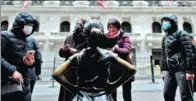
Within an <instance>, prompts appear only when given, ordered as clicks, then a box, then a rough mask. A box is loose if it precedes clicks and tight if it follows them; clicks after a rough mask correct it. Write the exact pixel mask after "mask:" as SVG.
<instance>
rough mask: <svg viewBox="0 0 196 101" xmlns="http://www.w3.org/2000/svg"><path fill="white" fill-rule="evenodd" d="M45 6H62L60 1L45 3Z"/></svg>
mask: <svg viewBox="0 0 196 101" xmlns="http://www.w3.org/2000/svg"><path fill="white" fill-rule="evenodd" d="M43 6H60V1H44V2H43Z"/></svg>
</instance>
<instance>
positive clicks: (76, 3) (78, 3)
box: [73, 0, 90, 7]
mask: <svg viewBox="0 0 196 101" xmlns="http://www.w3.org/2000/svg"><path fill="white" fill-rule="evenodd" d="M89 4H90V3H89V2H88V1H87V0H84V1H74V2H73V6H74V7H89Z"/></svg>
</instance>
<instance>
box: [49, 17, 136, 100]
mask: <svg viewBox="0 0 196 101" xmlns="http://www.w3.org/2000/svg"><path fill="white" fill-rule="evenodd" d="M84 27H85V30H86V32H89V33H87V34H88V36H89V39H88V42H89V47H88V48H85V49H83V50H82V51H80V52H79V53H76V54H74V55H73V56H71V57H69V58H68V59H67V60H66V61H65V62H64V63H62V64H61V65H59V66H58V67H57V68H56V69H55V70H54V72H53V73H52V76H53V77H54V79H55V80H56V81H58V82H59V83H60V84H61V85H63V86H64V87H65V88H66V89H67V90H69V91H70V92H72V93H73V95H75V97H74V99H73V100H72V101H113V99H112V98H111V92H112V91H113V90H114V89H116V88H117V87H119V86H120V85H121V84H123V83H125V82H126V81H127V80H128V79H129V78H131V77H132V76H133V75H134V74H135V72H136V70H135V66H133V65H131V64H129V63H128V62H126V61H124V60H123V59H121V58H119V57H118V56H117V55H116V54H114V53H113V52H111V51H109V50H106V49H104V48H107V46H106V45H105V43H102V42H103V41H105V40H107V38H106V36H105V34H104V33H103V24H102V23H101V22H100V21H99V20H92V21H89V22H87V24H85V26H84ZM113 45H114V44H113ZM114 65H115V66H117V67H118V68H121V69H122V70H124V73H123V75H121V76H120V77H119V78H117V79H116V80H115V81H114V82H110V81H109V80H108V79H109V76H110V67H111V66H114ZM73 67H75V68H76V72H77V73H76V74H77V78H75V79H76V81H77V84H72V83H70V81H69V80H68V79H67V78H66V77H64V74H67V73H68V70H69V69H71V68H73Z"/></svg>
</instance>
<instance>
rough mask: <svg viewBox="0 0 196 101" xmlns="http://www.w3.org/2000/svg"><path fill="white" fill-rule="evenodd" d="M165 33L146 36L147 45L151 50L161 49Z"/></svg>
mask: <svg viewBox="0 0 196 101" xmlns="http://www.w3.org/2000/svg"><path fill="white" fill-rule="evenodd" d="M163 36H164V34H163V33H148V34H146V39H145V41H146V44H147V46H148V47H149V48H161V41H162V37H163Z"/></svg>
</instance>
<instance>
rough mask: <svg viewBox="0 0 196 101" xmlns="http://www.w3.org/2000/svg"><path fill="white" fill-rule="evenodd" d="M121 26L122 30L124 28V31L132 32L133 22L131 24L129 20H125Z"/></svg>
mask: <svg viewBox="0 0 196 101" xmlns="http://www.w3.org/2000/svg"><path fill="white" fill-rule="evenodd" d="M121 26H122V30H123V31H124V32H129V33H131V24H130V23H129V22H123V23H122V24H121Z"/></svg>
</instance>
